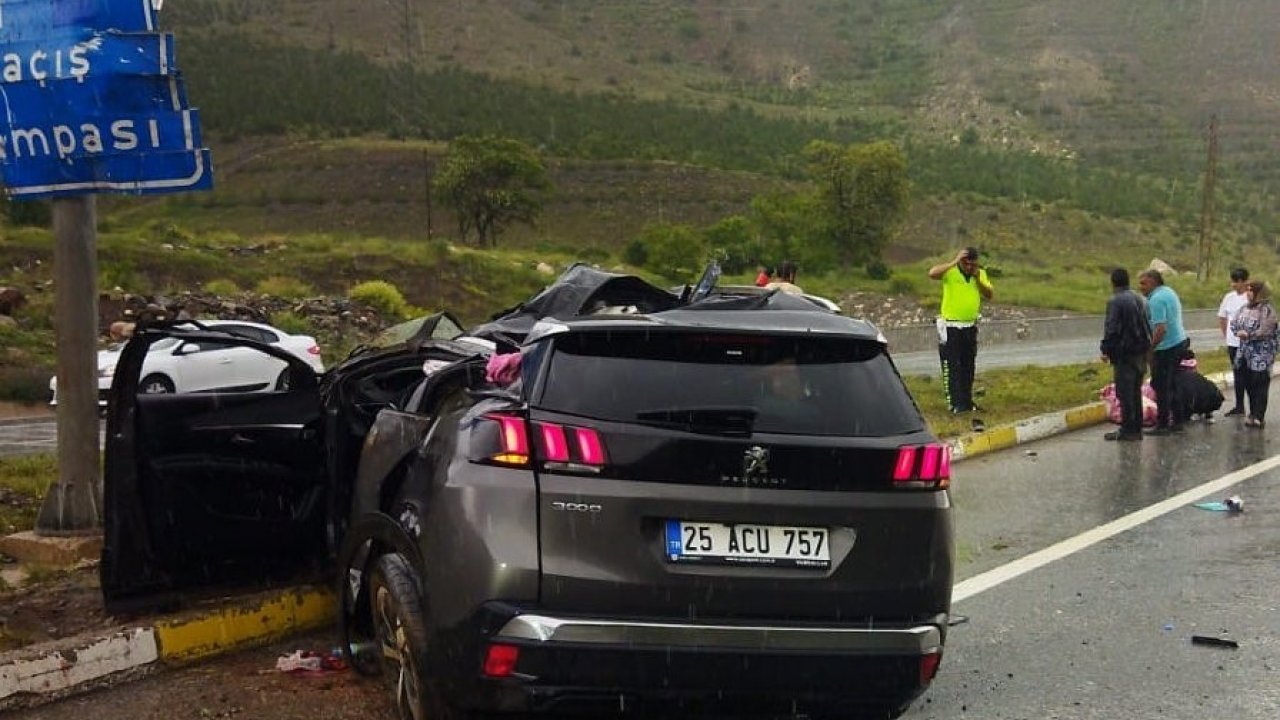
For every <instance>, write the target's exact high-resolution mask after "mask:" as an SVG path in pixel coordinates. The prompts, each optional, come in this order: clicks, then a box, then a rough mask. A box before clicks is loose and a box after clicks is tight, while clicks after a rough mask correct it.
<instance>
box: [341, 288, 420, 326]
mask: <svg viewBox="0 0 1280 720" xmlns="http://www.w3.org/2000/svg"><path fill="white" fill-rule="evenodd" d="M347 297H348V298H350V299H352V300H354V301H356V302H358V303H363V304H365V305H368V306H369V307H371V308H374V309H376V310H378V311H379V312H381V313H383V314H384V315H388V316H390V317H394V318H396V319H399V320H403V319H404V318H405V317H406V316H407V315H408V312H409V304H408V303H407V302H405V300H404V295H401V294H400V290H399V289H398V288H396V286H395V285H392V284H391V283H389V282H387V281H385V280H369V281H367V282H362V283H360V284H359V285H356V286H355V287H353V288H351V289H350V290H348V291H347Z"/></svg>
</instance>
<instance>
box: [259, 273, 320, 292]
mask: <svg viewBox="0 0 1280 720" xmlns="http://www.w3.org/2000/svg"><path fill="white" fill-rule="evenodd" d="M254 290H255V291H256V292H258V293H260V294H262V295H275V296H277V297H283V298H302V297H307V296H309V295H313V294H315V291H314V290H312V289H311V286H310V285H308V284H306V283H304V282H302V281H301V280H299V279H297V278H289V277H282V276H280V275H273V276H271V277H269V278H266V279H263V280H260V281H258V284H257V285H256V286H254Z"/></svg>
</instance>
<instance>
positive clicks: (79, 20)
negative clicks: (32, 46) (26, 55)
mask: <svg viewBox="0 0 1280 720" xmlns="http://www.w3.org/2000/svg"><path fill="white" fill-rule="evenodd" d="M84 28H88V29H99V30H117V31H120V32H155V30H156V13H155V10H154V8H152V6H151V0H0V45H7V44H9V43H14V42H23V41H26V40H37V41H46V40H48V39H50V38H52V37H55V36H56V35H58V34H59V33H60V32H61V31H65V30H68V29H84Z"/></svg>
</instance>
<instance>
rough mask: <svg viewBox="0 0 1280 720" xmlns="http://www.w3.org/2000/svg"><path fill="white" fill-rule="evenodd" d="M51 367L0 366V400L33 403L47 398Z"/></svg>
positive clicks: (51, 373)
mask: <svg viewBox="0 0 1280 720" xmlns="http://www.w3.org/2000/svg"><path fill="white" fill-rule="evenodd" d="M55 372H56V370H55V368H51V367H32V366H21V367H15V366H5V367H0V400H5V401H8V402H20V403H27V404H35V403H38V402H47V401H48V400H49V378H51V377H53V374H54V373H55Z"/></svg>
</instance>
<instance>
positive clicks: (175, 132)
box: [0, 0, 213, 535]
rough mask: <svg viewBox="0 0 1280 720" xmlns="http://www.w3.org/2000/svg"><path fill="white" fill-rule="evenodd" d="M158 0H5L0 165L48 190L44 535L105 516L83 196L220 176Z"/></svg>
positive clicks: (14, 184) (90, 226) (37, 193)
mask: <svg viewBox="0 0 1280 720" xmlns="http://www.w3.org/2000/svg"><path fill="white" fill-rule="evenodd" d="M159 8H160V2H158V1H157V0H0V57H2V58H3V59H4V62H3V68H2V72H0V104H2V105H3V111H4V112H3V114H0V168H2V169H3V171H4V184H5V190H6V192H8V193H9V195H10V196H11V197H12V198H14V199H17V200H22V199H33V198H53V199H54V208H53V216H54V217H53V226H54V227H53V231H54V236H55V237H54V242H55V248H54V266H55V267H54V273H55V287H54V289H55V292H56V293H57V298H56V301H55V306H56V310H55V315H56V317H55V320H56V325H57V329H56V332H57V339H58V468H59V476H58V480H57V482H56V483H55V484H54V485H53V487H51V488H50V489H49V492H48V494H47V495H46V497H45V502H44V505H43V506H42V507H41V510H40V515H39V517H38V519H37V521H36V532H37V534H45V535H77V534H87V533H91V532H95V531H96V530H97V529H98V528H101V526H102V520H103V518H102V482H101V472H100V469H99V459H98V458H99V451H98V409H97V408H98V401H97V398H98V385H97V362H96V359H95V355H96V352H95V346H96V344H97V342H96V341H97V335H98V333H97V322H98V312H97V298H98V293H97V249H96V248H97V236H96V228H95V219H96V217H95V216H96V213H95V207H94V198H93V196H92V195H90V194H88V193H95V192H118V193H132V194H139V195H141V194H157V193H167V192H179V191H185V190H207V189H209V188H211V187H212V186H213V168H212V163H211V158H210V155H209V150H208V149H207V148H204V147H203V142H202V140H201V137H200V119H199V115H198V113H197V111H195V110H193V109H191V108H190V107H189V105H188V103H187V97H186V89H185V86H184V84H183V82H182V77H181V75H179V74H178V71H177V64H176V62H175V56H174V43H173V36H172V35H169V34H166V33H161V32H158V30H157V25H156V11H157V10H159Z"/></svg>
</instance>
